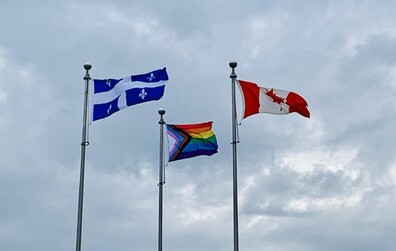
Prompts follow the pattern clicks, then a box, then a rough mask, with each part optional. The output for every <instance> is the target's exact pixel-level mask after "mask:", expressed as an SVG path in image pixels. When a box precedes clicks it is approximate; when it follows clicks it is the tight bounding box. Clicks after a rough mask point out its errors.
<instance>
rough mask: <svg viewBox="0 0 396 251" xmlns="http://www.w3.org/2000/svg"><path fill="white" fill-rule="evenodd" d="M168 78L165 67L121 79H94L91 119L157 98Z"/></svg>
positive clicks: (107, 115)
mask: <svg viewBox="0 0 396 251" xmlns="http://www.w3.org/2000/svg"><path fill="white" fill-rule="evenodd" d="M168 79H169V78H168V74H167V73H166V68H163V69H159V70H155V71H152V72H149V73H145V74H140V75H132V76H129V77H125V78H122V79H94V80H93V91H92V95H91V121H96V120H99V119H104V118H107V117H109V116H110V115H111V114H113V113H115V112H118V111H119V110H121V109H123V108H125V107H128V106H131V105H136V104H140V103H143V102H148V101H152V100H159V99H160V98H161V97H162V96H163V95H164V91H165V84H166V82H167V80H168Z"/></svg>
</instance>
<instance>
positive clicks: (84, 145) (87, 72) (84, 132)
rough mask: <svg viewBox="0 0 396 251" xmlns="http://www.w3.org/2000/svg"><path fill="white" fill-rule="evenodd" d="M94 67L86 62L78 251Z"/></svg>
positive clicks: (79, 236) (79, 246)
mask: <svg viewBox="0 0 396 251" xmlns="http://www.w3.org/2000/svg"><path fill="white" fill-rule="evenodd" d="M91 68H92V65H90V64H88V63H87V64H84V69H85V70H86V72H85V76H84V80H85V93H84V112H83V128H82V142H81V164H80V186H79V194H78V216H77V238H76V251H80V250H81V235H82V214H83V196H84V171H85V148H86V146H88V145H89V142H88V133H87V132H88V128H87V120H88V111H87V110H88V90H89V80H91V77H90V76H89V70H90V69H91Z"/></svg>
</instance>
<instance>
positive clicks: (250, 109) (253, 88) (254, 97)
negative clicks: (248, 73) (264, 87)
mask: <svg viewBox="0 0 396 251" xmlns="http://www.w3.org/2000/svg"><path fill="white" fill-rule="evenodd" d="M238 81H239V85H240V86H241V89H242V94H243V97H244V99H245V113H244V114H243V118H246V117H249V116H250V115H253V114H256V113H259V108H260V101H259V94H260V88H259V87H258V86H257V85H256V84H255V83H252V82H248V81H243V80H238Z"/></svg>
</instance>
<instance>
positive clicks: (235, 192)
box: [229, 61, 239, 251]
mask: <svg viewBox="0 0 396 251" xmlns="http://www.w3.org/2000/svg"><path fill="white" fill-rule="evenodd" d="M229 65H230V67H231V69H232V71H231V75H230V78H231V89H232V143H231V144H232V167H233V168H232V170H233V206H234V207H233V209H234V210H233V212H234V251H238V250H239V237H238V176H237V175H238V173H237V143H239V142H238V141H237V114H236V101H235V80H236V77H237V75H236V74H235V68H236V67H237V62H235V61H232V62H230V63H229Z"/></svg>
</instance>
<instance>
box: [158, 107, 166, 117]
mask: <svg viewBox="0 0 396 251" xmlns="http://www.w3.org/2000/svg"><path fill="white" fill-rule="evenodd" d="M158 114H159V115H161V116H162V115H164V114H165V109H164V108H162V107H161V108H160V109H158Z"/></svg>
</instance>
